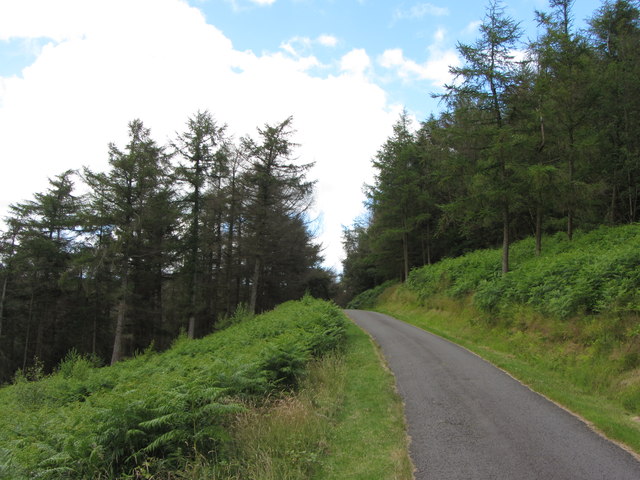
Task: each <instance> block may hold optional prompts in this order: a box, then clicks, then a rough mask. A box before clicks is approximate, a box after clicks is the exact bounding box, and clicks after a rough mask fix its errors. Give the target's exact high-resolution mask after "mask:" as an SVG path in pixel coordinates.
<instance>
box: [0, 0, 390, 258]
mask: <svg viewBox="0 0 640 480" xmlns="http://www.w3.org/2000/svg"><path fill="white" fill-rule="evenodd" d="M23 2H24V3H25V4H29V6H30V8H31V12H33V11H34V10H33V9H36V10H37V7H38V5H47V4H49V3H54V2H51V0H47V1H44V2H42V3H38V5H36V3H37V2H33V1H31V2H30V1H28V0H19V1H18V2H16V3H15V5H18V4H22V3H23ZM55 3H56V5H58V6H60V5H62V6H65V5H71V4H72V3H73V2H70V1H67V2H65V1H59V2H55ZM86 3H87V4H88V3H90V4H91V8H83V7H82V5H84V4H85V2H84V1H78V2H76V3H75V4H74V5H76V6H78V10H75V12H74V15H73V16H72V17H70V16H69V11H68V10H65V8H66V7H65V8H62V9H55V8H50V9H48V10H47V9H46V8H45V10H46V13H47V15H50V17H49V22H41V23H38V22H33V23H31V22H29V21H28V20H29V11H28V10H29V8H26V7H25V8H24V9H23V8H19V9H18V10H16V11H15V13H14V10H12V9H5V10H1V9H0V18H1V19H2V22H3V23H2V28H0V31H4V30H3V28H4V26H5V25H11V29H13V30H11V31H10V32H9V30H7V31H8V32H9V35H10V36H12V37H29V38H39V37H43V36H49V37H51V38H55V41H52V42H50V43H49V44H47V45H45V46H44V48H43V49H42V51H41V52H40V54H39V55H38V57H37V58H36V60H35V61H34V62H33V64H32V65H30V66H29V67H27V68H25V69H24V70H23V71H22V76H21V77H18V76H13V77H10V78H2V77H0V132H2V135H1V136H0V159H1V162H0V216H4V215H5V213H6V211H7V206H8V204H9V203H13V202H17V201H22V200H24V199H26V198H30V197H31V196H32V194H33V193H35V192H40V191H43V190H45V189H46V188H47V177H53V176H55V175H57V174H59V173H61V172H62V171H64V170H66V169H69V168H79V167H81V166H82V165H90V166H91V167H92V168H94V169H96V170H104V169H106V167H107V161H108V158H107V144H108V143H109V142H111V141H115V142H116V143H117V144H118V145H123V144H124V143H125V141H126V133H127V123H128V122H129V121H130V120H132V119H134V118H141V119H142V120H143V121H144V122H145V124H146V125H147V126H148V127H150V128H151V132H152V135H153V137H154V138H155V139H156V140H157V141H158V142H160V143H165V142H166V141H167V139H169V138H172V137H173V136H174V133H175V132H176V131H180V130H182V129H183V126H184V123H185V121H186V120H187V118H188V116H189V115H192V114H193V113H195V112H196V111H197V110H198V109H200V110H203V109H209V110H210V111H211V112H212V113H213V114H214V116H215V117H216V119H217V120H218V121H219V122H226V123H228V124H229V128H230V130H231V132H232V133H234V134H235V135H236V137H238V136H240V135H245V134H254V133H255V128H256V127H257V126H261V125H263V124H264V123H265V122H269V123H272V122H278V121H282V120H283V119H285V118H286V117H288V116H289V115H293V116H294V126H295V128H296V130H297V131H298V133H297V138H296V141H297V142H298V143H300V144H301V147H300V150H299V152H298V155H299V157H300V160H301V161H303V162H309V161H315V162H316V166H315V168H314V170H313V171H312V172H311V176H312V177H313V178H316V179H317V180H318V183H317V202H316V207H315V208H316V213H317V214H318V215H321V216H322V217H323V218H324V227H323V233H322V236H321V238H320V240H321V241H322V242H323V243H324V244H325V245H326V246H327V250H326V252H325V254H326V256H327V263H328V264H330V265H334V266H338V265H339V262H338V258H339V257H340V255H341V243H340V233H341V225H348V224H350V223H351V222H352V221H353V219H354V218H355V217H356V216H357V215H358V214H360V213H361V211H362V203H361V202H362V200H363V195H362V191H361V189H362V184H363V183H364V182H371V175H372V173H371V167H370V159H371V158H372V157H373V155H374V154H375V152H376V150H377V148H378V146H379V144H380V143H381V142H382V141H383V140H384V138H386V137H387V136H388V135H389V133H390V127H391V125H392V124H393V122H394V121H395V119H396V117H397V113H398V112H397V109H396V108H393V107H390V106H389V105H388V101H387V97H386V94H385V92H384V91H383V90H382V89H381V88H380V87H378V86H376V85H375V84H374V83H372V82H371V81H370V80H369V79H368V78H367V77H366V76H365V75H363V73H364V72H365V71H366V70H367V68H368V67H369V65H370V63H371V61H370V59H369V57H368V55H367V54H366V52H365V51H364V50H354V51H352V52H349V53H348V54H347V55H345V56H344V57H343V58H342V61H341V66H342V67H343V70H342V71H341V72H340V73H339V74H337V75H329V76H328V77H326V78H318V77H316V76H313V75H312V74H311V73H310V71H311V69H312V68H313V67H314V66H317V64H318V63H317V60H316V59H315V58H314V57H313V56H304V55H299V56H293V57H292V56H291V55H287V54H285V53H284V52H276V53H267V54H262V55H257V54H255V53H253V52H251V51H238V50H236V49H234V48H233V45H232V43H231V41H230V40H229V39H228V38H226V37H225V36H224V35H223V34H222V33H221V32H220V31H219V30H218V29H216V28H215V27H214V26H212V25H209V24H207V23H206V21H205V19H204V16H203V15H202V14H201V12H200V11H199V10H197V9H196V8H193V7H189V6H188V5H187V4H186V3H185V2H182V1H179V0H139V1H136V2H130V1H129V0H104V1H98V0H95V1H92V2H86ZM5 6H6V3H2V8H4V7H5ZM69 8H71V7H69ZM141 26H144V29H141Z"/></svg>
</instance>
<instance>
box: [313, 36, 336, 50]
mask: <svg viewBox="0 0 640 480" xmlns="http://www.w3.org/2000/svg"><path fill="white" fill-rule="evenodd" d="M316 41H317V42H318V43H319V44H320V45H322V46H323V47H335V46H336V45H337V44H338V39H337V38H336V37H334V36H333V35H320V36H319V37H318V38H317V39H316Z"/></svg>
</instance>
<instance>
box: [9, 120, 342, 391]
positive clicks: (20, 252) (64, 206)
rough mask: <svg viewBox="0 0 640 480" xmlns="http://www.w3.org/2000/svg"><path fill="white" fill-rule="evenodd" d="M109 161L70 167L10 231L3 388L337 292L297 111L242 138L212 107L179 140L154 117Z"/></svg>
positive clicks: (20, 206)
mask: <svg viewBox="0 0 640 480" xmlns="http://www.w3.org/2000/svg"><path fill="white" fill-rule="evenodd" d="M128 133H129V141H128V143H127V144H126V145H124V146H118V145H115V144H111V145H109V147H108V159H109V168H108V170H107V171H106V172H97V171H93V170H91V169H89V168H84V169H82V170H81V171H66V172H63V173H61V174H60V175H58V176H56V177H55V178H53V179H50V184H49V187H48V189H47V190H46V191H44V192H40V193H36V194H35V195H34V196H33V198H32V199H31V200H27V201H23V202H19V203H15V204H13V205H12V206H11V207H10V212H9V215H8V217H7V218H6V219H5V225H6V228H5V229H4V231H2V232H0V282H1V283H0V383H2V382H7V381H10V380H11V379H12V378H13V375H14V374H15V372H16V371H18V370H19V371H21V375H23V376H24V377H25V378H27V379H28V378H30V377H38V376H39V375H41V374H42V373H43V372H44V373H46V372H50V371H51V370H52V369H54V368H55V367H56V365H57V364H58V363H59V362H60V361H61V360H62V359H64V358H65V356H66V355H67V354H68V352H74V354H76V355H78V354H79V355H83V356H84V355H86V356H88V357H87V358H91V359H92V362H94V363H95V364H97V365H104V364H109V363H110V364H114V363H116V362H118V361H119V360H121V359H123V358H126V357H130V356H132V355H134V354H135V353H140V352H142V351H145V350H148V349H149V348H151V349H156V350H164V349H165V348H167V347H168V346H170V345H171V343H172V342H173V341H174V340H175V338H177V337H178V335H179V334H180V332H181V331H184V332H185V334H186V335H187V336H188V337H189V338H199V337H202V336H204V335H206V334H208V333H210V332H212V331H213V330H214V329H217V328H218V327H220V328H221V327H222V326H225V325H227V324H228V323H229V319H230V318H231V317H233V315H234V314H237V313H238V312H249V313H253V312H261V311H264V310H268V309H271V308H273V307H274V306H276V305H278V304H280V303H282V302H284V301H286V300H289V299H297V298H300V297H301V296H302V295H303V294H304V293H305V292H307V291H308V292H310V293H311V294H313V295H315V296H317V297H324V298H326V297H328V296H329V289H330V286H331V285H332V284H333V283H334V279H333V276H332V275H333V274H332V273H330V272H329V271H327V270H325V269H323V268H322V267H321V266H320V263H321V261H322V257H321V255H320V250H321V248H320V246H319V245H317V244H315V243H314V242H313V237H312V235H311V232H310V230H309V228H308V223H309V217H308V214H307V210H308V207H309V205H310V202H311V199H312V193H313V182H312V181H309V180H307V179H306V174H307V172H308V169H309V168H310V167H311V164H303V163H301V162H299V161H298V160H297V159H296V157H295V148H296V145H295V144H294V143H293V142H292V141H291V136H292V134H293V125H292V119H291V118H288V119H286V120H284V121H283V122H281V123H278V124H275V125H265V126H264V127H262V128H258V129H257V135H256V136H255V137H254V138H252V137H250V136H246V137H242V138H241V139H240V140H239V141H234V140H233V139H232V138H230V136H229V135H228V134H227V127H226V125H224V124H220V123H218V122H217V121H216V120H215V118H214V117H213V115H212V114H211V113H209V112H207V111H204V112H198V113H196V114H195V115H193V116H192V117H191V118H189V119H188V121H187V122H186V125H185V127H184V131H183V132H182V133H179V134H176V136H175V139H174V140H173V141H171V142H170V143H169V144H168V145H164V146H162V145H160V144H158V143H157V142H156V141H155V140H154V139H153V137H152V135H151V132H150V130H149V129H148V128H146V127H145V126H144V124H143V122H142V121H141V120H133V121H132V122H130V123H129V132H128Z"/></svg>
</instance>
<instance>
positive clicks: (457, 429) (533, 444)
mask: <svg viewBox="0 0 640 480" xmlns="http://www.w3.org/2000/svg"><path fill="white" fill-rule="evenodd" d="M346 313H347V315H348V316H349V317H350V318H351V319H352V320H353V321H354V322H355V323H356V324H358V325H359V326H360V327H361V328H363V329H364V330H366V331H367V332H369V333H370V334H371V336H372V337H373V338H374V339H375V341H376V342H377V343H378V344H379V345H380V347H381V349H382V353H383V354H384V356H385V358H386V360H387V363H388V365H389V368H391V370H392V371H393V373H394V374H395V377H396V383H397V388H398V391H399V392H400V395H401V396H402V399H403V400H404V402H405V415H406V418H407V423H408V429H409V435H410V437H411V445H410V454H411V458H412V460H413V463H414V465H415V466H416V472H415V478H416V480H448V479H456V480H462V479H473V480H485V479H504V480H528V479H536V480H596V479H598V480H639V479H640V462H638V461H637V460H636V459H635V458H634V457H633V456H632V455H631V454H629V453H627V452H626V451H624V450H622V449H621V448H619V447H618V446H616V445H614V444H613V443H611V442H609V441H607V440H605V439H604V438H602V437H601V436H599V435H597V434H596V433H594V432H593V431H592V430H591V429H589V427H588V426H587V425H585V424H584V423H583V422H581V421H580V420H579V419H577V418H576V417H574V416H573V415H571V414H569V413H567V412H566V411H564V410H562V409H561V408H559V407H558V406H556V405H555V404H553V403H552V402H550V401H548V400H546V399H545V398H544V397H542V396H540V395H538V394H536V393H534V392H532V391H531V390H530V389H528V388H527V387H525V386H523V385H522V384H520V383H519V382H517V381H516V380H514V379H513V378H511V377H510V376H509V375H507V374H506V373H504V372H502V371H501V370H499V369H497V368H496V367H494V366H493V365H491V364H489V363H488V362H486V361H484V360H482V359H481V358H479V357H478V356H476V355H474V354H472V353H470V352H469V351H467V350H465V349H463V348H461V347H459V346H457V345H455V344H453V343H451V342H449V341H447V340H444V339H442V338H440V337H438V336H435V335H432V334H430V333H428V332H425V331H424V330H421V329H419V328H416V327H414V326H412V325H409V324H407V323H404V322H401V321H399V320H396V319H394V318H392V317H389V316H387V315H383V314H380V313H374V312H365V311H360V310H347V311H346Z"/></svg>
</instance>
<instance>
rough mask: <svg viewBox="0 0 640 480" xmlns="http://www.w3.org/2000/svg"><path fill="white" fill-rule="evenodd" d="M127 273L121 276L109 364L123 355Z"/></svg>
mask: <svg viewBox="0 0 640 480" xmlns="http://www.w3.org/2000/svg"><path fill="white" fill-rule="evenodd" d="M128 277H129V273H128V272H125V273H124V276H123V278H122V298H121V299H120V304H119V305H118V318H117V320H116V331H115V337H114V340H113V352H112V355H111V365H113V364H115V363H117V362H119V361H120V360H122V357H123V355H124V354H123V345H122V342H123V336H124V322H125V319H126V314H127V289H128V283H129V278H128Z"/></svg>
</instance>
